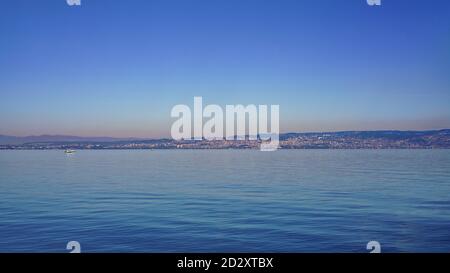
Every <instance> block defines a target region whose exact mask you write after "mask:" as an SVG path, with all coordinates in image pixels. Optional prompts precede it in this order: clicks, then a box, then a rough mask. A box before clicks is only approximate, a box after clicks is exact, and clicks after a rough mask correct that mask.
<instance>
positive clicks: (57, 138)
mask: <svg viewBox="0 0 450 273" xmlns="http://www.w3.org/2000/svg"><path fill="white" fill-rule="evenodd" d="M133 140H139V139H138V138H114V137H79V136H64V135H40V136H26V137H17V136H5V135H0V145H21V144H25V143H36V142H40V143H41V142H115V141H133Z"/></svg>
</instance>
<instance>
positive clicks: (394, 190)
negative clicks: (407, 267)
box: [0, 150, 450, 252]
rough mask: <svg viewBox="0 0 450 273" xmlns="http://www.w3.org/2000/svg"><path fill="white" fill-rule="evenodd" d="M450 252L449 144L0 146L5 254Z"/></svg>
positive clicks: (0, 243)
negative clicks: (75, 245)
mask: <svg viewBox="0 0 450 273" xmlns="http://www.w3.org/2000/svg"><path fill="white" fill-rule="evenodd" d="M71 240H76V241H79V242H80V243H81V247H82V251H83V252H367V250H366V249H365V248H366V244H367V242H368V241H371V240H377V241H379V242H380V243H381V246H382V251H383V252H413V251H416V252H417V251H419V252H436V251H444V252H450V151H449V150H381V151H369V150H285V151H277V152H260V151H247V150H234V151H233V150H218V151H188V150H178V151H175V150H166V151H164V150H163V151H159V150H138V151H130V150H128V151H78V152H77V153H76V154H73V155H65V154H64V153H63V152H62V151H0V252H11V251H12V252H49V251H50V252H67V250H66V249H65V247H66V244H67V242H68V241H71Z"/></svg>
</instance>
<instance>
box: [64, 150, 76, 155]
mask: <svg viewBox="0 0 450 273" xmlns="http://www.w3.org/2000/svg"><path fill="white" fill-rule="evenodd" d="M64 153H65V154H74V153H75V150H65V151H64Z"/></svg>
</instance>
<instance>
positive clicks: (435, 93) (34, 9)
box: [0, 0, 450, 137]
mask: <svg viewBox="0 0 450 273" xmlns="http://www.w3.org/2000/svg"><path fill="white" fill-rule="evenodd" d="M0 37H1V38H0V39H1V40H0V98H1V100H0V134H10V135H31V134H35V135H36V134H70V135H82V136H121V137H123V136H136V137H161V136H168V135H169V132H170V126H171V124H172V122H173V120H172V119H171V118H170V110H171V108H172V107H173V106H174V105H175V104H188V105H192V104H193V97H194V96H202V97H203V100H204V103H205V104H213V103H214V104H219V105H222V106H225V105H226V104H279V105H280V111H281V113H280V124H281V130H282V131H284V132H287V131H302V132H303V131H336V130H378V129H401V130H406V129H412V130H422V129H439V128H446V127H447V128H450V107H449V105H450V77H449V75H450V1H446V0H432V1H423V0H420V1H419V0H382V6H381V7H370V6H368V5H367V4H366V1H365V0H292V1H290V0H264V1H261V0H177V1H176V0H159V1H156V0H130V1H125V0H121V1H118V0H108V1H104V0H82V5H81V6H80V7H70V6H68V5H67V4H66V2H65V0H40V1H38V0H36V1H29V0H4V1H1V8H0Z"/></svg>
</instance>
